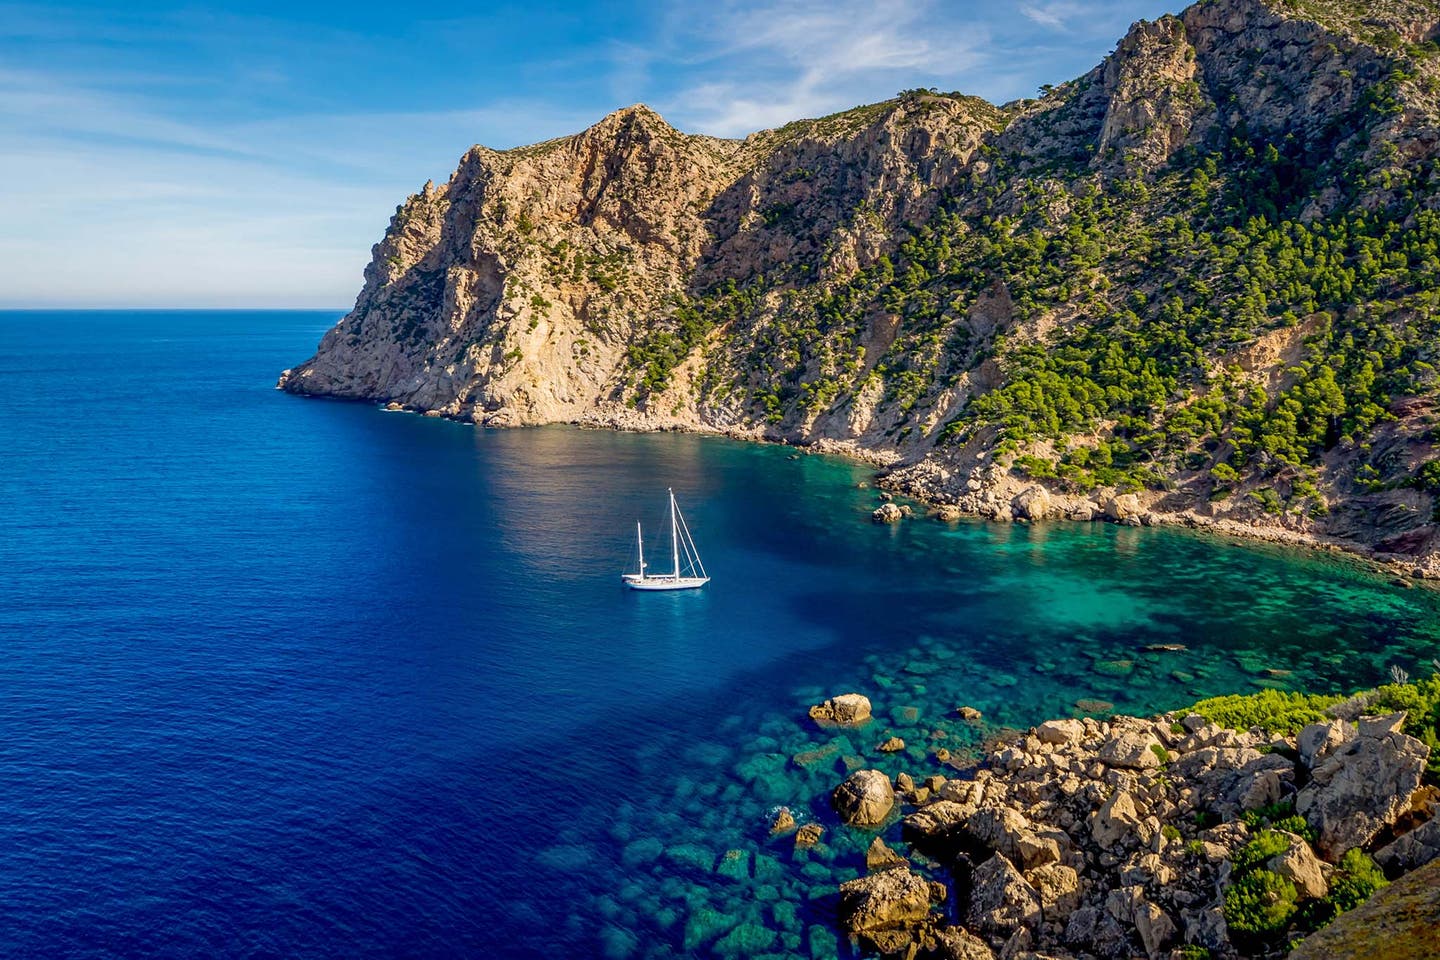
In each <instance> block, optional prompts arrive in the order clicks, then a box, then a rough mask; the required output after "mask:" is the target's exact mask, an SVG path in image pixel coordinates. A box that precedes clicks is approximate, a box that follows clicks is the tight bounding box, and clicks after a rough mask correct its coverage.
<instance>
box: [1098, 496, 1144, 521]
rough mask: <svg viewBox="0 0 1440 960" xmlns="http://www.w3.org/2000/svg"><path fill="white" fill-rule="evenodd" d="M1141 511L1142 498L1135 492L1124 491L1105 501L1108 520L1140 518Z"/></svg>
mask: <svg viewBox="0 0 1440 960" xmlns="http://www.w3.org/2000/svg"><path fill="white" fill-rule="evenodd" d="M1141 512H1142V511H1141V508H1140V498H1139V497H1137V496H1135V494H1133V493H1122V494H1121V495H1120V496H1118V497H1111V498H1110V499H1109V500H1106V501H1105V518H1106V519H1107V520H1132V519H1138V518H1139V516H1140V514H1141Z"/></svg>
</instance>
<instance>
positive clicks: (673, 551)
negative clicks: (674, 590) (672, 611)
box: [670, 489, 680, 580]
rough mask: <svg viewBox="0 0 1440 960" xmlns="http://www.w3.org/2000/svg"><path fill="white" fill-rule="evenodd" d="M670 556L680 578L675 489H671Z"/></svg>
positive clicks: (677, 578)
mask: <svg viewBox="0 0 1440 960" xmlns="http://www.w3.org/2000/svg"><path fill="white" fill-rule="evenodd" d="M670 557H671V559H672V560H674V561H675V579H676V580H679V579H680V531H679V529H678V528H677V527H676V525H675V491H674V490H673V489H672V490H671V491H670Z"/></svg>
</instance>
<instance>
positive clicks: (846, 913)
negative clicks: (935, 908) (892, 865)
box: [839, 867, 936, 949]
mask: <svg viewBox="0 0 1440 960" xmlns="http://www.w3.org/2000/svg"><path fill="white" fill-rule="evenodd" d="M935 892H936V891H935V888H934V886H933V885H932V884H931V882H930V881H928V880H926V879H925V878H924V877H922V876H920V875H919V874H917V873H914V872H912V871H911V870H909V869H907V868H904V867H899V868H897V869H891V870H882V871H879V872H877V873H872V874H870V875H869V876H865V877H861V878H859V879H858V880H850V881H847V882H846V883H842V884H841V885H840V911H839V915H840V926H841V927H842V928H843V929H844V930H845V931H846V932H847V933H850V934H852V935H854V936H859V937H863V938H865V939H866V940H868V941H870V942H871V943H873V944H875V945H877V946H880V947H881V948H882V949H885V948H891V949H894V948H897V947H898V946H900V945H901V944H903V943H908V942H909V940H910V935H909V933H908V932H907V931H909V930H912V929H914V928H916V927H918V926H919V925H920V924H921V923H922V922H923V921H925V920H927V919H929V917H930V906H931V900H932V898H933V897H934V895H935Z"/></svg>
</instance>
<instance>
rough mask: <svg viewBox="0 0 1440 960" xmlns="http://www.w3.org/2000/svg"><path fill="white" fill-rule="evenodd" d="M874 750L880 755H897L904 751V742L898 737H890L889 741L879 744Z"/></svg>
mask: <svg viewBox="0 0 1440 960" xmlns="http://www.w3.org/2000/svg"><path fill="white" fill-rule="evenodd" d="M875 749H876V750H878V751H880V752H881V753H899V752H900V751H901V750H904V749H905V741H904V740H901V739H900V738H899V737H891V738H890V739H889V740H886V741H885V742H884V743H882V744H880V745H879V746H878V747H876V748H875Z"/></svg>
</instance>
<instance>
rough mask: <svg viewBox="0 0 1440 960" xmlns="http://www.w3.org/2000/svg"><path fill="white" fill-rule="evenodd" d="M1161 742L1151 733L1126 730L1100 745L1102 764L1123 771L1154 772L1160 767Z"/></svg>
mask: <svg viewBox="0 0 1440 960" xmlns="http://www.w3.org/2000/svg"><path fill="white" fill-rule="evenodd" d="M1159 747H1160V741H1159V740H1156V739H1155V737H1154V736H1153V735H1151V734H1149V733H1145V732H1142V731H1139V730H1124V731H1121V732H1120V733H1118V734H1116V735H1115V736H1113V737H1111V738H1110V739H1109V740H1106V741H1105V742H1104V743H1103V744H1101V745H1100V762H1101V763H1103V764H1105V765H1106V766H1107V767H1119V768H1121V769H1123V770H1154V769H1155V768H1156V767H1158V766H1160V754H1158V753H1157V752H1156V748H1159Z"/></svg>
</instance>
